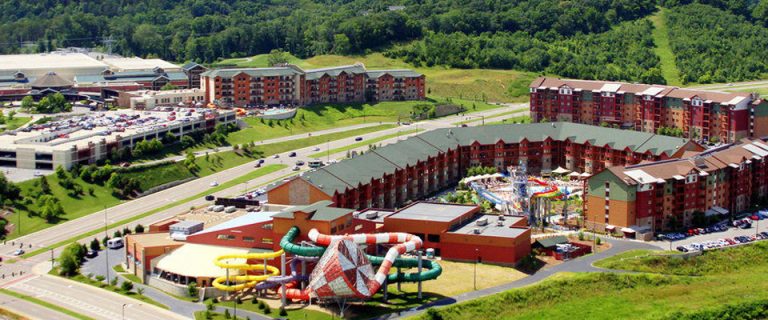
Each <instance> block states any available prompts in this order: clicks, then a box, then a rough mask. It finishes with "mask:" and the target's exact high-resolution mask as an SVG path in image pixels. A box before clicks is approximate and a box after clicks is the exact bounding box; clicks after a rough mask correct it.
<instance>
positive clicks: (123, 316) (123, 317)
mask: <svg viewBox="0 0 768 320" xmlns="http://www.w3.org/2000/svg"><path fill="white" fill-rule="evenodd" d="M130 305H131V304H130V303H123V310H122V319H123V320H125V307H127V306H130Z"/></svg>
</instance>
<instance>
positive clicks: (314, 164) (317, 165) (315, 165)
mask: <svg viewBox="0 0 768 320" xmlns="http://www.w3.org/2000/svg"><path fill="white" fill-rule="evenodd" d="M307 165H308V166H309V167H310V168H313V169H314V168H320V167H322V166H323V162H322V161H320V160H318V159H315V160H310V161H309V162H308V163H307Z"/></svg>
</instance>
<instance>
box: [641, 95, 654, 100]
mask: <svg viewBox="0 0 768 320" xmlns="http://www.w3.org/2000/svg"><path fill="white" fill-rule="evenodd" d="M643 99H644V100H645V101H653V96H652V95H648V94H646V95H645V96H643Z"/></svg>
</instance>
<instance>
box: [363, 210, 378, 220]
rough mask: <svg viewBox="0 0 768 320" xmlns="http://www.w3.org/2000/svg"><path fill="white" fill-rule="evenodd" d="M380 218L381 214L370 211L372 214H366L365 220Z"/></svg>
mask: <svg viewBox="0 0 768 320" xmlns="http://www.w3.org/2000/svg"><path fill="white" fill-rule="evenodd" d="M378 216H379V213H378V212H376V211H370V212H366V213H365V218H366V219H376V217H378Z"/></svg>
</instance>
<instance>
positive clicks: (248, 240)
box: [243, 237, 256, 242]
mask: <svg viewBox="0 0 768 320" xmlns="http://www.w3.org/2000/svg"><path fill="white" fill-rule="evenodd" d="M243 241H245V242H254V241H256V240H255V239H254V238H253V237H243Z"/></svg>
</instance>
